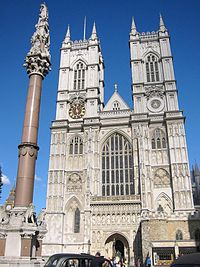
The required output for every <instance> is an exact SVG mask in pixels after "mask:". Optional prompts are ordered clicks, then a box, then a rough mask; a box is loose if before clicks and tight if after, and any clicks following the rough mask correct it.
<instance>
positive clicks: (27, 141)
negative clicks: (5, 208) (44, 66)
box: [15, 74, 42, 207]
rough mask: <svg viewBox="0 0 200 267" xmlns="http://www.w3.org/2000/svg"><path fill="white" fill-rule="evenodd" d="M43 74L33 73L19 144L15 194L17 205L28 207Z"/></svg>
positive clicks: (33, 174) (31, 190)
mask: <svg viewBox="0 0 200 267" xmlns="http://www.w3.org/2000/svg"><path fill="white" fill-rule="evenodd" d="M41 91H42V76H41V75H39V74H32V75H31V76H30V80H29V89H28V96H27V102H26V111H25V116H24V125H23V133H22V143H21V144H20V145H19V163H18V172H17V184H16V194H15V206H18V207H27V206H28V205H29V204H30V203H32V201H33V187H34V176H35V161H36V159H37V151H38V149H39V148H38V146H37V138H38V127H39V112H40V99H41Z"/></svg>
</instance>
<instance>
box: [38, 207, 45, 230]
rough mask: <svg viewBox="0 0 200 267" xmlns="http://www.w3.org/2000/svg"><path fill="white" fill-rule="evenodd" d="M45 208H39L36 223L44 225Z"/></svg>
mask: <svg viewBox="0 0 200 267" xmlns="http://www.w3.org/2000/svg"><path fill="white" fill-rule="evenodd" d="M45 216H46V209H41V211H40V213H39V214H38V216H37V225H38V226H46V223H45Z"/></svg>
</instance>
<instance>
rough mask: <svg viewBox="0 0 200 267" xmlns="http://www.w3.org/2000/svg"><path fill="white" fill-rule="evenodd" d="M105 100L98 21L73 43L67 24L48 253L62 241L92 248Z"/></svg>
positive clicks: (76, 248) (54, 128)
mask: <svg viewBox="0 0 200 267" xmlns="http://www.w3.org/2000/svg"><path fill="white" fill-rule="evenodd" d="M103 105H104V63H103V57H102V54H101V48H100V42H99V39H98V37H97V32H96V25H95V23H94V24H93V29H92V33H91V37H90V38H89V39H88V40H86V39H85V38H84V39H83V40H80V41H74V42H73V41H71V37H70V27H69V26H68V29H67V34H66V36H65V39H64V41H63V43H62V48H61V60H60V71H59V84H58V95H57V106H56V120H55V121H54V122H53V124H52V130H51V132H52V134H51V152H50V163H49V180H48V195H47V218H49V220H47V221H48V228H49V233H48V235H47V238H46V246H45V248H44V251H45V253H46V254H52V253H53V252H57V251H63V243H64V244H65V245H64V250H66V251H80V250H81V251H84V252H88V250H89V246H90V245H89V244H90V225H89V224H90V223H89V222H90V213H91V210H90V194H91V191H92V193H96V190H97V189H96V187H94V186H93V184H94V183H96V181H94V178H93V177H94V172H95V170H94V168H95V166H94V165H95V164H97V163H95V159H94V158H93V156H97V153H96V155H95V151H94V147H93V140H92V133H94V132H96V131H98V129H99V112H101V111H102V109H103ZM97 167H98V166H96V168H97ZM92 179H93V180H92ZM52 216H53V218H54V219H53V220H52V219H51V221H50V218H52ZM80 222H81V224H80ZM55 232H56V234H55ZM58 233H59V235H58ZM72 240H74V241H73V242H72ZM52 242H53V243H55V244H57V245H51V243H52Z"/></svg>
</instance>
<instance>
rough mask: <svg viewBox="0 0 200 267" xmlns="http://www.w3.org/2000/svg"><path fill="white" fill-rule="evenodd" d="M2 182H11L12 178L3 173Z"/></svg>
mask: <svg viewBox="0 0 200 267" xmlns="http://www.w3.org/2000/svg"><path fill="white" fill-rule="evenodd" d="M2 182H3V184H10V180H9V178H8V177H7V176H6V175H5V174H3V175H2Z"/></svg>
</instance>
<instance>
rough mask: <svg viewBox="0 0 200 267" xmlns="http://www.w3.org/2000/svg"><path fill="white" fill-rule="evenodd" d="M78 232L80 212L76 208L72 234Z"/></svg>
mask: <svg viewBox="0 0 200 267" xmlns="http://www.w3.org/2000/svg"><path fill="white" fill-rule="evenodd" d="M79 232H80V210H79V208H76V210H75V213H74V233H79Z"/></svg>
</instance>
